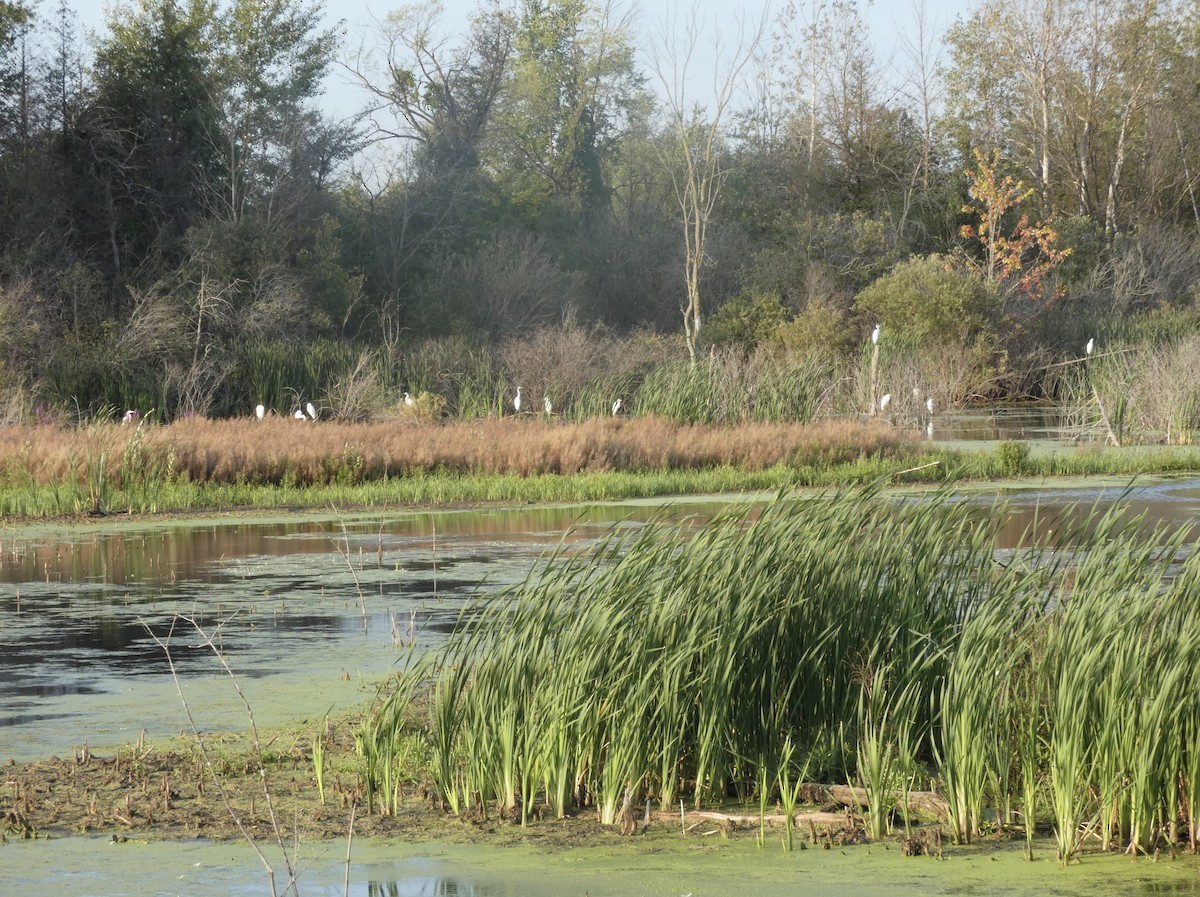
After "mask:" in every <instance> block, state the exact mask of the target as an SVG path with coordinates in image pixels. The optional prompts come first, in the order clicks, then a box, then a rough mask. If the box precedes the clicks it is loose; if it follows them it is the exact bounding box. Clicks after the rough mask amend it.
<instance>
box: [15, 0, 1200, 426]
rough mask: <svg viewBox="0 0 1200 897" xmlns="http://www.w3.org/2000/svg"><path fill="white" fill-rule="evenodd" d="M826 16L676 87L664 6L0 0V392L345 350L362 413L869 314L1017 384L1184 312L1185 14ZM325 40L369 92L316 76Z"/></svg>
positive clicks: (186, 402)
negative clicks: (574, 359) (331, 99)
mask: <svg viewBox="0 0 1200 897" xmlns="http://www.w3.org/2000/svg"><path fill="white" fill-rule="evenodd" d="M861 13H862V10H861V9H860V5H859V4H858V3H856V2H855V0H838V2H832V3H815V2H795V0H794V2H792V3H789V4H788V5H787V6H786V7H785V8H784V9H783V10H781V11H780V12H779V13H778V14H777V18H776V19H774V20H773V21H771V22H766V23H761V24H762V27H761V28H759V29H756V27H755V24H754V23H747V27H746V28H744V29H743V30H742V31H741V32H740V33H739V34H738V35H733V36H730V35H727V36H726V37H727V38H728V39H727V40H726V43H725V47H726V52H724V53H723V54H718V56H717V58H716V60H715V62H714V63H711V65H715V69H716V72H717V77H716V78H715V79H714V78H713V77H712V73H711V72H710V71H709V70H708V68H707V67H708V66H710V63H709V62H708V61H707V59H705V62H704V65H705V67H706V70H705V71H704V72H703V73H700V74H697V72H698V69H697V66H698V65H699V64H700V63H699V61H698V60H699V59H700V56H699V55H698V54H701V53H705V52H708V51H707V50H706V49H705V47H706V44H705V41H707V39H708V38H707V37H705V36H703V35H698V34H697V33H696V32H695V31H694V30H690V29H689V27H688V26H689V25H696V24H698V23H695V22H690V23H689V22H687V21H685V19H686V16H682V19H680V20H678V21H677V22H676V24H677V26H678V27H675V28H673V29H659V28H657V23H656V22H654V21H651V20H650V15H651V13H647V14H646V16H644V17H643V18H642V19H635V18H634V17H633V16H632V15H631V14H628V13H627V12H622V11H621V10H619V9H618V8H617V7H615V6H614V5H612V4H606V3H601V2H598V0H481V2H480V4H479V5H478V6H477V8H476V9H475V11H474V13H473V15H472V17H471V18H470V20H469V21H461V22H452V21H450V20H448V19H446V18H445V17H443V16H442V15H441V11H440V9H439V8H438V7H437V5H436V4H413V5H410V6H405V7H402V8H400V9H398V10H397V11H395V12H393V13H391V14H390V15H388V16H387V18H386V19H384V20H383V21H382V22H380V23H379V24H378V26H377V27H375V28H374V29H373V30H372V31H371V32H370V33H367V34H362V35H359V34H349V33H347V32H346V30H345V29H344V27H343V26H342V25H340V24H338V25H334V26H329V25H327V24H325V23H324V19H323V14H322V9H321V7H320V6H319V5H318V4H315V3H306V2H303V0H223V2H215V0H136V2H133V3H129V4H122V5H118V6H114V7H113V8H112V9H111V10H110V11H109V12H108V14H107V19H106V22H105V24H104V26H103V27H102V28H101V29H100V30H99V32H98V33H97V34H96V35H94V39H93V38H87V37H85V35H83V34H82V33H81V30H80V27H79V25H78V21H77V18H76V16H75V14H74V12H73V11H72V7H71V4H70V2H68V0H59V4H58V6H57V7H51V6H49V5H48V4H41V5H37V4H34V3H32V2H28V0H19V2H0V347H2V349H0V419H7V420H10V421H11V420H21V419H25V420H28V419H30V418H31V417H35V416H36V415H48V416H49V417H50V418H54V417H60V416H62V415H63V414H67V413H89V412H95V411H97V410H99V409H102V408H106V407H120V408H124V407H140V408H142V409H143V410H145V409H148V408H154V409H156V411H157V413H158V414H159V415H161V416H162V417H164V418H174V417H177V416H181V415H185V414H202V415H226V414H244V413H247V409H250V408H252V407H253V406H254V405H255V404H257V403H259V402H262V403H265V404H266V405H267V406H268V407H270V408H273V409H275V410H277V411H279V412H281V413H286V412H287V411H288V409H289V408H290V407H295V406H298V404H299V403H300V401H301V399H302V398H318V399H320V400H321V401H322V403H323V407H324V408H328V409H330V410H332V411H334V412H335V413H336V412H338V411H340V410H343V409H344V410H347V412H352V413H353V415H354V416H357V417H362V416H363V414H364V409H363V407H362V401H363V400H362V392H363V390H362V389H361V387H362V385H363V381H364V377H367V376H368V374H369V381H370V382H369V386H370V387H371V390H370V392H371V396H372V400H373V401H375V402H395V401H399V399H398V397H399V396H401V395H402V394H403V392H405V391H411V392H412V393H413V394H417V393H418V390H424V389H427V388H428V387H429V385H430V383H432V382H433V381H435V380H437V379H439V378H441V379H443V380H445V379H449V380H453V381H455V382H456V383H458V384H459V385H460V386H461V384H462V383H463V382H464V381H467V380H471V379H472V378H475V380H477V381H479V382H486V383H489V384H498V386H497V388H498V389H499V388H501V387H503V386H504V384H506V383H508V384H511V385H512V386H515V385H518V382H517V381H516V379H514V378H517V377H519V376H520V374H519V372H517V371H514V370H510V369H508V368H505V367H503V359H505V358H513V357H518V358H524V359H526V363H527V364H529V363H531V362H530V361H529V359H530V358H531V357H532V356H533V355H535V354H536V352H537V350H536V345H537V343H536V341H537V340H538V339H541V340H545V339H546V336H545V333H546V331H547V329H548V328H549V329H556V328H560V327H564V326H565V327H566V328H567V332H568V334H570V336H569V337H564V338H563V339H560V340H559V341H558V342H559V343H560V344H565V342H567V341H569V340H570V339H576V335H577V334H579V333H583V334H585V335H586V334H590V335H592V337H593V338H594V340H595V342H594V344H593V345H592V347H591V349H590V350H589V349H588V348H587V347H586V345H585V346H584V348H581V349H580V352H579V356H578V358H579V359H580V360H581V362H582V360H583V359H585V358H586V359H590V362H589V363H590V364H593V365H597V366H601V367H603V366H605V365H607V366H609V367H610V368H611V371H610V373H609V374H607V375H606V374H604V373H603V372H602V373H601V374H600V375H599V376H600V379H603V378H604V376H610V379H611V377H617V376H621V374H620V370H621V365H622V364H625V365H626V366H627V365H628V359H627V358H626V359H622V358H617V357H613V353H611V352H605V351H603V347H605V346H617V345H624V344H626V343H625V342H623V341H625V340H628V339H630V338H633V337H635V336H636V335H638V334H644V335H645V338H644V339H642V340H641V341H640V342H638V343H637V345H639V346H641V347H642V348H643V349H644V347H645V346H648V345H655V346H658V347H659V349H658V350H657V351H659V352H660V354H661V357H662V360H663V361H664V362H665V363H670V362H677V361H678V360H679V359H680V358H685V357H687V352H686V348H685V347H686V346H687V344H688V343H691V348H693V349H694V350H698V351H700V352H705V353H709V354H710V356H711V354H712V353H714V352H717V353H719V354H722V355H723V356H724V357H734V356H736V355H739V354H740V355H743V356H748V355H750V354H755V355H756V356H762V355H764V354H767V355H770V356H771V357H772V358H774V359H776V361H775V362H773V363H782V362H779V361H778V359H780V358H782V359H795V360H798V363H800V362H803V363H811V362H804V361H803V360H804V359H810V358H811V357H812V356H814V355H822V356H833V357H835V358H839V357H840V358H841V359H843V360H846V359H849V360H851V361H853V360H854V359H855V358H856V357H858V355H859V353H860V350H861V346H863V345H864V343H865V341H866V339H867V337H868V334H869V333H870V332H871V331H872V329H873V327H874V325H875V324H876V323H882V324H883V333H884V335H885V336H884V341H883V345H884V346H886V347H887V348H888V351H889V352H890V353H892V356H893V359H892V363H893V366H895V365H896V363H897V362H896V360H895V359H896V357H897V354H905V353H907V357H909V358H911V359H914V361H913V364H918V362H919V361H920V360H921V359H942V360H944V359H947V358H953V359H955V365H954V375H953V376H954V377H955V378H957V380H958V382H957V383H956V384H955V388H954V389H953V390H951V389H950V388H949V387H946V386H943V387H942V389H943V392H944V393H945V394H947V395H950V394H951V393H953V395H954V396H955V397H956V398H969V397H971V396H985V395H991V396H999V395H1007V396H1022V395H1033V394H1039V393H1042V392H1046V391H1048V390H1051V389H1053V388H1054V386H1053V383H1051V382H1049V381H1047V380H1046V379H1045V377H1043V376H1042V375H1041V374H1040V373H1039V372H1041V371H1044V370H1046V369H1047V368H1046V366H1047V365H1048V364H1050V363H1052V362H1053V361H1056V360H1058V359H1060V358H1062V357H1063V356H1064V355H1067V354H1069V355H1077V354H1079V352H1080V351H1081V350H1080V347H1081V346H1082V345H1083V343H1085V342H1086V341H1087V339H1088V338H1089V337H1092V336H1095V337H1097V338H1098V339H1100V340H1101V341H1108V343H1111V341H1112V340H1114V339H1116V338H1120V337H1126V338H1130V337H1142V336H1146V337H1148V338H1153V339H1170V338H1171V337H1173V336H1175V335H1177V334H1180V333H1182V332H1184V331H1185V330H1187V329H1189V328H1191V326H1192V321H1193V319H1194V314H1193V309H1194V294H1195V290H1196V285H1197V283H1198V282H1200V248H1198V247H1197V244H1196V231H1197V225H1198V224H1200V198H1198V197H1197V188H1198V185H1197V179H1198V178H1200V134H1198V133H1197V131H1196V127H1195V123H1196V122H1197V121H1200V92H1197V91H1196V90H1195V85H1196V83H1197V80H1198V78H1200V20H1198V18H1197V12H1196V9H1195V8H1194V5H1190V4H1184V3H1171V2H1165V3H1159V4H1152V5H1149V6H1146V5H1142V4H1133V3H1127V2H1120V0H1099V2H1096V0H1019V2H1017V3H1015V4H1014V3H1004V4H1001V3H1000V2H993V0H987V2H984V3H982V4H981V5H980V6H979V7H978V9H977V10H976V11H975V12H973V13H972V14H971V15H970V16H969V17H967V18H960V19H959V20H958V21H957V22H956V23H955V24H954V25H953V26H952V27H951V28H950V29H949V31H947V32H946V33H945V34H943V35H938V34H935V33H934V32H933V31H932V29H931V28H930V27H928V23H927V22H926V21H924V18H923V16H922V15H921V13H920V11H919V10H918V11H917V12H915V13H913V14H912V22H911V24H910V25H909V28H908V31H907V32H906V33H907V35H908V37H907V39H906V41H905V42H904V43H903V44H902V46H901V50H900V52H898V53H896V54H894V55H893V57H892V59H891V60H887V61H885V59H884V58H883V56H881V55H880V54H879V53H878V52H877V51H876V50H875V49H874V48H873V47H872V44H871V41H870V40H869V37H868V33H867V29H866V27H865V24H864V22H863V19H862V17H861ZM664 32H666V33H664ZM685 62H687V63H689V64H690V65H691V72H692V73H693V75H694V76H695V77H694V80H693V81H691V82H687V83H686V84H685V83H681V82H679V81H678V80H677V79H676V75H677V74H678V73H679V72H680V71H682V70H683V66H684V63H685ZM334 67H337V68H338V69H339V70H341V71H344V72H345V73H348V77H350V78H352V79H353V80H355V81H356V82H357V83H358V85H359V86H360V87H361V88H362V95H363V96H364V97H369V98H370V101H369V103H365V104H364V105H365V106H368V107H369V108H365V109H364V110H363V111H362V112H361V113H360V114H350V113H351V112H353V111H352V110H342V111H343V112H346V113H347V114H346V115H344V116H339V115H334V114H333V113H331V112H330V111H329V109H328V108H327V104H323V103H322V97H321V89H322V84H323V82H324V79H325V78H326V76H327V75H328V74H329V72H330V71H331V70H332V69H333V68H334ZM714 80H715V81H716V83H717V84H718V87H720V85H722V84H723V85H725V87H726V88H728V89H727V90H725V91H724V92H722V91H721V90H720V89H718V91H717V96H716V97H715V98H713V97H712V96H710V95H709V94H708V92H707V91H708V87H707V85H708V84H710V83H712V82H713V81H714ZM690 84H694V85H697V87H696V88H695V89H694V92H693V93H690V94H689V93H688V92H687V91H688V90H691V89H692V88H691V87H690V86H688V85H690ZM702 84H703V85H705V88H704V90H705V92H704V93H701V92H700V88H699V87H698V85H702ZM688 272H691V274H692V276H691V277H690V278H687V277H685V275H686V274H688ZM701 322H703V328H701ZM685 328H686V329H685ZM685 337H686V339H685ZM531 341H532V342H531ZM586 342H587V341H586V339H585V340H584V343H585V344H586ZM521 345H525V346H526V349H525V351H524V353H522V352H521V351H520V349H519V348H514V346H517V347H519V346H521ZM597 347H599V349H600V350H599V351H597ZM639 351H640V350H639ZM639 357H640V356H639ZM416 358H419V359H429V360H430V361H429V364H428V365H426V366H425V367H423V368H421V372H420V375H419V377H418V374H417V373H414V370H415V367H414V365H415V362H414V361H413V359H416ZM328 359H339V360H338V361H337V363H326V361H325V360H328ZM435 362H436V363H435ZM646 363H647V364H651V362H646ZM480 366H487V368H488V370H487V371H479V370H476V369H477V368H479V367H480ZM559 367H560V368H562V370H563V371H566V370H567V369H569V367H570V365H569V364H560V365H559ZM612 371H615V372H616V373H612ZM562 376H567V375H566V373H563V374H562ZM420 378H423V380H424V381H425V382H422V383H417V382H415V381H416V380H417V379H420ZM919 378H920V374H919V373H918V374H914V375H913V378H912V379H914V380H917V379H919ZM524 385H525V387H526V390H527V391H529V393H531V394H535V395H536V393H534V392H533V391H534V390H541V389H544V390H545V391H546V393H547V395H549V394H550V392H551V390H552V388H553V384H551V383H548V382H547V383H540V384H534V383H530V382H526V383H525V384H524ZM579 388H580V389H582V387H579ZM460 392H461V390H460ZM626 394H628V392H626ZM436 399H437V396H436V395H431V398H430V401H436ZM343 400H344V401H343ZM458 401H459V404H465V403H463V402H462V401H461V398H460V399H459V400H458ZM609 401H611V395H605V396H604V397H603V402H601V401H600V399H597V403H596V404H597V406H598V407H602V408H603V407H607V403H608V402H609ZM454 402H455V400H454V399H451V404H452V405H453V404H454ZM480 406H481V407H483V408H491V409H495V408H498V407H500V406H499V403H498V400H497V399H494V398H493V399H490V400H481V402H480ZM367 410H369V409H367Z"/></svg>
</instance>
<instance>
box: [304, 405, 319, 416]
mask: <svg viewBox="0 0 1200 897" xmlns="http://www.w3.org/2000/svg"><path fill="white" fill-rule="evenodd" d="M304 407H305V408H307V409H308V416H309V417H311V418H312V419H313V420H316V419H317V409H316V408H314V407H313V403H312V402H309V403H308V404H307V405H305V406H304Z"/></svg>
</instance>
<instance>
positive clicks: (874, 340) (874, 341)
mask: <svg viewBox="0 0 1200 897" xmlns="http://www.w3.org/2000/svg"><path fill="white" fill-rule="evenodd" d="M871 345H872V346H878V345H879V325H878V324H876V325H875V329H874V330H872V331H871Z"/></svg>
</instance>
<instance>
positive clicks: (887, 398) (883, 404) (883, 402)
mask: <svg viewBox="0 0 1200 897" xmlns="http://www.w3.org/2000/svg"><path fill="white" fill-rule="evenodd" d="M891 401H892V394H891V393H890V392H885V393H884V394H883V398H882V399H880V400H879V410H880V411H886V410H887V406H888V405H889V404H891Z"/></svg>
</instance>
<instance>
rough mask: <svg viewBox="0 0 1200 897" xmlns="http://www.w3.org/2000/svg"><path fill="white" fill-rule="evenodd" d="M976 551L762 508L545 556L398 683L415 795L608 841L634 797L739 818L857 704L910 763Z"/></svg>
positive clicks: (850, 517) (846, 506) (795, 510)
mask: <svg viewBox="0 0 1200 897" xmlns="http://www.w3.org/2000/svg"><path fill="white" fill-rule="evenodd" d="M990 532H991V524H990V523H988V522H987V521H986V520H984V519H983V518H975V519H971V518H969V517H968V516H967V515H964V514H963V513H962V512H961V511H960V510H959V509H958V508H956V507H954V506H953V505H951V504H949V503H948V502H945V501H933V502H925V503H895V502H890V501H886V500H883V499H881V498H880V497H879V496H877V495H874V494H870V493H866V494H849V493H844V494H839V495H836V496H833V497H820V498H803V499H798V498H794V497H789V496H780V497H779V498H777V499H776V500H775V501H773V502H771V503H770V504H769V505H768V506H767V507H765V508H764V509H762V511H761V513H757V512H756V513H752V512H751V511H750V510H748V509H746V508H741V509H731V510H729V511H727V512H726V513H724V514H722V515H720V516H719V517H717V518H715V519H713V520H711V521H709V522H708V523H706V524H705V525H704V526H701V527H699V528H696V527H695V526H694V525H691V524H669V523H667V522H665V521H659V522H657V523H655V524H652V525H649V526H646V527H644V528H642V529H640V530H638V531H636V532H629V531H627V530H623V529H622V530H617V531H615V532H614V533H613V534H612V535H611V536H610V537H609V538H607V539H606V540H604V541H602V542H601V543H600V544H599V545H597V546H596V547H595V549H594V550H593V552H591V553H590V554H589V555H588V556H586V557H572V556H569V555H567V554H566V553H560V554H558V555H555V556H554V557H551V558H549V559H547V561H546V562H545V563H544V564H543V565H541V566H540V567H539V568H538V569H537V571H536V572H535V573H533V574H531V576H530V578H529V579H528V580H527V581H526V582H525V583H523V584H522V585H521V586H519V587H518V588H515V589H512V590H509V591H507V592H505V593H503V594H502V595H500V596H497V597H496V598H494V599H492V600H491V601H489V602H488V603H486V604H485V605H484V606H483V607H482V608H480V609H478V610H477V611H474V612H472V613H471V615H469V616H468V617H464V619H463V620H462V621H461V623H460V625H459V627H458V629H457V630H456V632H455V635H454V636H453V637H452V638H451V639H450V640H449V642H448V643H447V645H446V647H445V648H444V649H442V651H441V652H439V653H438V655H437V656H435V657H433V658H430V659H427V660H426V661H425V662H423V663H420V664H417V665H415V666H414V667H413V668H412V669H411V670H410V671H409V673H408V676H409V677H410V679H411V680H417V681H421V682H425V683H427V686H426V687H427V693H428V696H429V697H428V705H429V715H428V720H427V726H428V731H429V733H430V735H429V738H430V746H431V750H432V752H433V755H434V760H433V763H432V767H431V776H432V777H433V779H434V780H435V782H436V784H437V786H438V788H439V789H440V791H441V792H442V794H443V797H444V799H445V801H446V803H447V805H448V806H450V807H451V808H452V809H453V808H459V809H461V808H464V807H467V806H469V805H470V804H471V803H472V801H475V800H483V801H487V800H494V801H496V802H497V803H498V804H499V806H500V809H501V811H502V812H505V813H514V814H515V813H516V812H517V811H518V807H519V808H520V812H521V813H522V814H524V813H526V812H528V802H529V801H530V800H531V799H536V800H541V801H543V802H545V803H546V804H547V805H548V806H549V807H550V809H551V811H552V812H553V813H554V814H555V815H562V814H565V813H569V812H572V811H577V810H579V809H581V808H583V807H590V808H594V809H595V811H596V812H597V814H598V816H599V818H600V820H601V821H602V822H604V823H606V824H615V823H617V822H618V821H620V818H621V816H622V814H623V813H624V812H627V811H628V808H629V806H630V804H631V803H633V804H637V803H640V802H642V801H644V800H645V799H647V798H654V799H656V800H658V801H660V802H661V803H662V804H664V805H674V804H675V803H676V802H677V801H678V800H679V799H681V798H683V799H690V800H691V801H692V803H693V804H694V805H696V806H700V805H702V804H704V803H705V802H709V801H720V800H723V799H724V798H725V796H726V795H729V794H734V795H739V796H741V797H743V798H750V797H751V796H752V795H753V793H754V791H755V789H756V788H761V787H763V786H762V784H761V783H763V782H771V783H774V781H775V780H776V779H777V777H778V775H779V774H780V773H781V771H782V770H783V769H784V767H791V766H796V767H797V768H804V767H805V766H806V765H807V764H806V758H807V757H808V756H809V755H810V754H811V753H812V752H814V751H816V750H817V749H818V748H820V749H821V750H822V753H823V754H824V752H825V747H824V745H826V744H827V742H828V733H829V732H831V731H837V730H838V729H839V728H842V727H847V726H848V727H850V731H851V732H852V731H853V728H854V720H855V719H856V714H857V713H858V710H859V707H860V706H861V705H863V702H864V697H863V696H864V693H865V692H867V691H870V693H871V697H870V698H869V699H868V700H867V703H868V704H871V702H872V701H875V700H876V698H875V697H874V695H877V694H878V695H880V697H879V698H878V700H879V701H882V702H883V708H884V709H883V710H881V711H880V712H878V713H875V712H874V711H872V713H871V716H870V722H871V726H872V729H871V732H870V734H869V735H866V736H864V737H867V738H870V739H871V740H873V741H875V742H877V743H883V744H885V745H891V744H896V745H900V744H901V743H902V744H903V750H902V751H901V750H900V748H899V747H897V748H894V749H892V748H887V749H889V750H894V751H895V755H896V756H900V755H901V754H903V755H904V756H905V757H908V756H910V755H912V754H913V753H914V747H913V746H914V745H919V744H922V743H925V742H927V740H928V737H929V734H930V731H931V727H932V724H933V720H932V717H931V711H930V707H931V701H930V698H931V697H932V695H933V694H934V692H935V690H936V689H937V687H938V683H939V681H940V680H941V679H942V677H943V676H944V673H945V670H944V667H945V650H944V647H943V646H946V645H950V644H952V643H953V641H954V636H955V630H956V628H957V626H958V623H959V619H960V617H961V615H962V608H963V606H964V605H965V604H969V603H971V602H973V601H974V600H976V599H977V598H978V596H980V595H981V594H982V590H984V589H985V588H986V584H987V582H988V581H989V579H990V576H991V566H992V565H991V564H990ZM893 680H894V681H893ZM882 687H886V689H887V695H886V696H884V695H883V692H880V691H878V689H879V688H882ZM901 719H902V720H903V725H904V729H905V731H904V732H901V731H899V728H900V727H899V725H898V723H899V721H900V720H901ZM513 720H518V721H521V725H520V726H519V727H517V729H516V731H510V730H509V727H510V726H511V724H512V721H513ZM375 726H376V728H378V729H381V730H383V731H387V730H388V729H389V726H388V725H387V724H386V723H379V722H376V723H375ZM855 740H856V739H855V737H854V736H853V735H850V736H849V737H848V738H847V741H848V743H854V742H855ZM785 753H786V754H787V756H786V757H785V756H784V754H785ZM464 758H469V759H464Z"/></svg>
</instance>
